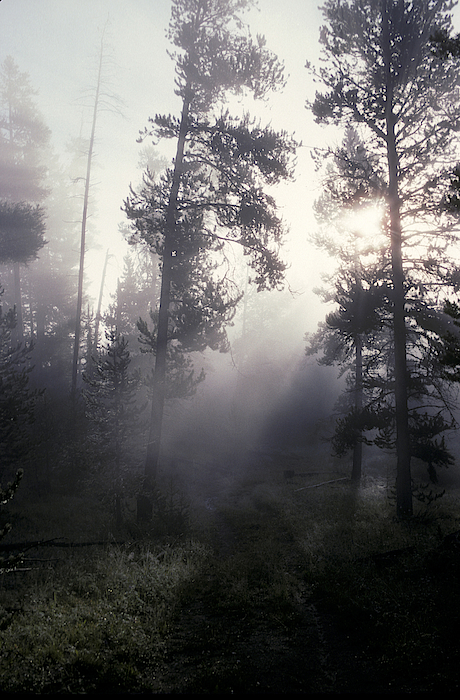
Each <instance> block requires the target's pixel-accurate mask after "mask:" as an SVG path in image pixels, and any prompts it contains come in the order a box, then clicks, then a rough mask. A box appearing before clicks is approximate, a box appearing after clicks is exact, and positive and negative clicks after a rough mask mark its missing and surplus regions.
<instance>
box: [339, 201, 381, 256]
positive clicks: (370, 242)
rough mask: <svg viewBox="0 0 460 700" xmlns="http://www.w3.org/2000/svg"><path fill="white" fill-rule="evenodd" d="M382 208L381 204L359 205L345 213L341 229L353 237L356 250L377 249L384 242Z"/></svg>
mask: <svg viewBox="0 0 460 700" xmlns="http://www.w3.org/2000/svg"><path fill="white" fill-rule="evenodd" d="M383 215H384V209H383V207H382V206H381V205H378V204H373V205H370V206H366V207H360V208H359V209H354V210H353V211H350V212H349V213H347V214H346V215H345V216H344V217H343V218H342V221H341V225H342V226H343V229H344V230H345V231H346V232H347V233H349V234H351V235H352V236H353V238H354V239H355V243H356V247H357V249H358V250H362V251H364V250H369V252H370V249H372V248H373V249H374V250H378V249H380V248H382V246H383V245H384V243H385V240H386V236H385V231H384V227H383Z"/></svg>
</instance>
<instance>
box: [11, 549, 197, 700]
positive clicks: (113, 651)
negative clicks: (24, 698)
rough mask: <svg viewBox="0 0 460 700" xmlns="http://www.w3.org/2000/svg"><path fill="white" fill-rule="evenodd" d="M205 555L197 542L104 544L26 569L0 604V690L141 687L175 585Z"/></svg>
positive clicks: (176, 597) (174, 599) (177, 593)
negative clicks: (15, 602)
mask: <svg viewBox="0 0 460 700" xmlns="http://www.w3.org/2000/svg"><path fill="white" fill-rule="evenodd" d="M207 556H209V551H208V549H207V548H206V547H205V546H203V545H201V544H200V543H198V542H188V543H183V544H181V545H176V546H172V547H168V546H167V547H166V548H162V549H161V550H159V551H155V550H152V549H151V548H146V547H132V548H123V549H122V548H119V547H116V548H114V547H110V548H107V549H106V550H103V551H102V552H98V554H97V555H95V554H93V555H88V554H86V555H85V556H82V555H81V554H78V555H76V556H74V557H70V558H68V559H67V561H65V563H64V564H62V565H60V566H58V568H57V569H55V570H54V569H52V570H50V571H47V572H38V573H37V574H36V575H32V576H29V580H28V582H27V585H25V586H23V587H24V589H25V590H24V597H23V598H22V600H21V601H20V607H19V609H16V610H15V611H13V612H11V610H10V611H9V610H8V609H7V608H6V609H5V607H3V610H2V611H1V613H2V619H1V628H2V629H1V633H0V687H1V689H2V690H3V691H10V692H14V691H19V690H22V691H29V692H34V693H45V692H46V693H47V692H71V693H75V692H88V691H90V690H100V689H110V690H119V689H121V688H126V687H129V688H130V689H131V690H137V691H141V690H143V689H144V688H145V687H148V686H149V684H150V681H149V680H148V679H149V674H150V673H151V672H152V668H154V665H155V663H156V662H158V659H159V658H160V657H161V654H162V652H163V646H164V638H165V635H166V634H167V632H168V629H169V625H170V624H171V620H172V618H173V614H174V610H175V606H176V605H177V604H178V602H179V601H180V599H181V591H182V588H183V586H184V585H185V583H187V582H189V581H190V580H192V579H193V578H194V577H195V576H196V575H197V572H198V571H199V569H200V567H201V566H202V563H203V560H204V559H206V557H207ZM21 575H24V574H21V573H20V572H18V573H17V574H14V576H16V577H20V576H21Z"/></svg>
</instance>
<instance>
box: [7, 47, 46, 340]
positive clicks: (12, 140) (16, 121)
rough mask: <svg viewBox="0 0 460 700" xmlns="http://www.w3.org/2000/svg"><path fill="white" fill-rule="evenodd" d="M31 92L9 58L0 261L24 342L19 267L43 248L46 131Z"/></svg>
mask: <svg viewBox="0 0 460 700" xmlns="http://www.w3.org/2000/svg"><path fill="white" fill-rule="evenodd" d="M35 94H36V93H35V91H34V90H33V89H32V87H31V85H30V81H29V77H28V75H27V74H26V73H21V72H20V71H19V68H18V66H17V65H16V63H15V61H14V60H13V58H11V56H8V57H7V58H6V59H5V60H4V62H3V64H2V66H1V68H0V193H1V195H0V196H1V200H0V236H1V239H0V243H2V244H3V245H2V253H1V254H0V262H3V263H5V262H12V263H13V266H14V286H15V293H14V303H15V305H16V310H17V314H18V323H17V328H16V331H15V333H16V335H17V337H18V339H21V338H22V335H23V327H22V304H21V278H20V265H21V264H24V263H27V262H30V260H33V259H34V258H36V257H37V253H38V251H39V250H40V249H41V248H42V247H43V246H44V245H45V243H46V241H45V238H44V230H45V225H44V211H43V209H42V207H41V205H40V203H41V202H42V201H43V200H44V198H45V197H46V195H47V190H46V189H45V187H44V185H43V183H44V180H45V176H46V168H45V165H44V163H43V155H44V152H45V149H46V148H47V146H48V142H49V137H50V132H49V129H48V128H47V127H46V126H45V124H44V123H43V120H42V117H41V115H40V114H39V113H38V110H37V108H36V106H35V104H34V102H33V96H34V95H35Z"/></svg>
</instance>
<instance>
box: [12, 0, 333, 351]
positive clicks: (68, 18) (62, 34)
mask: <svg viewBox="0 0 460 700" xmlns="http://www.w3.org/2000/svg"><path fill="white" fill-rule="evenodd" d="M317 1H318V0H283V1H282V2H280V0H259V11H252V12H251V13H250V14H249V15H246V18H247V20H248V23H249V25H250V28H251V33H252V34H253V35H254V36H255V35H256V34H264V35H265V37H266V39H267V44H268V46H269V48H271V49H272V50H274V51H275V52H276V53H277V54H278V56H279V58H280V59H282V60H283V61H284V62H285V66H286V72H287V74H288V75H289V80H288V85H287V88H286V90H285V92H284V93H283V94H281V95H279V94H277V95H275V96H274V97H273V99H271V100H270V101H269V102H268V103H267V104H265V105H264V106H262V107H261V112H260V115H261V119H262V122H271V123H272V125H273V126H274V127H275V128H279V129H285V130H287V131H288V132H290V133H294V132H295V136H296V138H297V139H298V140H299V141H302V143H303V147H302V148H301V149H300V150H299V153H298V168H297V180H296V183H295V184H289V186H282V187H281V188H280V190H279V194H278V196H277V200H278V202H279V204H280V206H281V207H282V212H283V216H284V218H285V220H286V222H287V223H288V225H289V227H290V235H289V239H288V243H287V246H286V251H285V258H287V259H288V260H289V261H290V262H291V264H292V268H291V270H290V272H289V283H290V286H291V288H293V289H295V290H297V291H300V292H302V295H301V297H300V298H299V301H298V303H299V304H300V306H299V308H300V309H301V312H300V315H301V317H300V318H299V329H298V330H299V334H300V336H299V337H300V338H302V336H303V334H304V332H305V331H306V330H314V329H315V328H316V324H317V322H318V320H321V319H322V318H323V317H324V314H325V311H326V309H325V308H324V307H323V306H322V305H321V303H320V301H319V300H318V298H317V297H316V295H315V294H314V293H313V291H312V290H313V288H314V287H315V286H317V285H318V284H319V283H320V277H319V274H320V272H321V269H322V266H324V265H327V261H325V260H324V258H319V257H318V255H317V253H316V251H315V250H314V249H312V247H311V245H310V244H309V243H308V240H307V236H308V234H309V233H311V231H312V228H314V227H315V222H314V219H313V216H312V213H311V205H312V203H313V201H314V199H315V198H316V197H318V195H319V193H320V192H319V189H318V183H317V180H316V179H315V173H314V169H313V163H312V161H311V157H310V149H311V147H313V146H315V145H318V144H320V143H325V142H326V140H328V141H329V142H331V140H332V141H334V136H335V135H334V134H333V133H332V134H331V132H330V131H329V132H326V130H324V129H323V128H320V127H318V126H317V125H315V124H314V123H313V120H312V118H311V116H310V114H309V112H308V111H307V110H306V109H305V100H306V99H307V98H310V99H311V98H313V97H314V91H315V86H314V84H313V82H312V80H311V78H310V77H309V75H308V72H307V70H306V69H305V62H306V61H307V60H309V61H311V62H312V63H314V64H318V57H319V44H318V38H319V27H320V25H321V24H322V17H321V12H320V11H319V10H318V8H317ZM169 16H170V1H169V0H0V61H3V59H4V58H5V57H6V56H7V55H9V54H10V55H11V56H12V57H13V58H14V59H15V61H16V63H17V64H18V66H19V69H20V70H21V71H23V72H27V73H28V74H29V76H30V80H31V84H32V86H33V87H34V88H36V89H37V90H38V92H39V94H38V96H37V98H36V101H37V104H38V107H39V109H40V111H41V112H42V114H43V116H44V119H45V121H46V123H47V125H48V126H49V127H50V129H51V131H52V143H53V146H54V149H55V151H56V152H57V153H58V154H59V153H63V149H64V146H65V144H66V142H67V141H68V140H69V139H70V138H71V137H74V136H77V135H78V134H79V133H80V129H81V128H82V127H83V131H84V133H85V135H88V136H89V129H90V116H91V115H90V112H89V110H83V109H82V106H81V101H79V98H81V95H82V93H83V92H84V91H85V89H87V88H88V87H91V86H92V85H94V76H95V70H96V65H97V52H98V48H99V45H100V39H101V33H102V30H103V28H104V26H105V24H106V22H107V20H108V21H109V27H108V34H107V38H108V43H109V45H110V47H111V50H112V55H113V60H114V63H115V65H116V70H115V72H114V75H113V80H112V84H111V88H112V90H113V91H114V92H115V93H117V94H118V96H119V97H120V98H121V99H122V100H123V102H124V104H125V106H124V108H123V112H124V118H122V117H120V116H117V115H115V114H111V113H109V112H104V113H102V114H101V115H100V117H99V121H98V129H97V149H96V150H97V164H98V167H97V169H96V170H95V176H94V177H95V179H96V180H97V183H98V194H97V206H98V215H97V220H96V225H97V231H98V239H99V243H100V248H99V250H98V251H91V252H90V254H89V255H88V269H87V272H88V274H89V276H90V277H91V279H92V280H93V286H92V289H93V292H92V293H93V296H94V298H95V300H97V295H98V285H99V283H100V275H101V271H102V266H103V262H104V257H105V251H106V249H107V247H109V248H110V251H111V252H112V253H113V255H114V257H113V258H112V259H111V262H110V266H109V267H110V269H109V276H108V282H109V284H110V288H109V290H108V291H113V289H114V288H115V284H116V278H117V275H118V274H120V273H121V271H122V268H123V255H124V252H125V250H126V247H125V243H124V242H123V241H122V239H121V236H120V234H119V233H118V225H119V224H120V223H122V222H123V221H124V215H123V212H121V211H120V207H121V205H122V203H123V199H124V198H125V197H126V195H127V194H128V190H129V184H130V183H133V184H137V183H138V182H139V180H140V176H141V173H140V171H139V170H138V168H137V163H138V155H139V149H140V145H139V144H138V143H136V138H137V136H138V134H139V131H140V130H142V129H143V128H144V126H146V125H147V122H148V117H149V116H150V115H154V114H155V113H170V112H173V113H175V114H177V113H178V107H179V105H178V100H177V97H176V96H175V95H174V64H173V62H172V61H171V59H170V58H169V57H168V55H167V50H168V49H169V48H171V47H170V45H169V43H168V41H167V39H166V37H165V30H166V28H167V26H168V23H169ZM85 130H86V131H85ZM108 301H110V299H109V297H108V293H106V294H105V296H104V303H107V302H108ZM303 319H305V320H303Z"/></svg>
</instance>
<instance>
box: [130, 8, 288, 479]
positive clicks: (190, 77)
mask: <svg viewBox="0 0 460 700" xmlns="http://www.w3.org/2000/svg"><path fill="white" fill-rule="evenodd" d="M252 4H253V3H252V0H173V3H172V15H171V21H170V25H169V33H168V36H169V39H170V41H171V43H172V45H173V46H174V47H175V51H174V52H173V53H172V57H173V59H174V61H175V64H176V76H177V77H176V94H177V95H178V96H179V98H180V99H181V103H182V110H181V113H180V115H179V116H172V115H168V116H163V115H159V114H157V115H156V116H155V117H153V118H151V119H150V125H149V127H147V128H146V129H145V131H144V132H143V134H142V136H141V138H145V137H148V136H153V137H154V139H155V140H156V141H158V140H160V139H162V138H167V139H173V140H174V141H175V144H176V154H175V158H174V161H173V164H172V166H171V167H170V168H169V169H168V170H167V171H166V173H165V174H164V175H162V176H161V178H160V179H159V180H158V181H156V180H155V179H153V178H151V177H149V174H148V173H147V176H146V178H145V181H144V186H143V187H142V188H141V190H140V191H139V192H135V191H133V190H131V194H130V196H129V197H128V199H127V200H126V202H125V211H126V214H127V216H128V218H129V219H130V221H131V240H132V241H133V242H142V243H144V244H146V245H147V246H149V248H150V250H151V251H152V252H153V253H154V254H156V255H157V256H158V258H159V261H160V270H161V292H160V302H159V306H158V308H157V309H155V310H154V311H153V314H152V320H153V323H154V326H153V330H152V331H149V332H150V340H151V348H152V350H153V352H154V354H155V369H154V387H153V401H152V417H151V427H150V436H149V442H148V449H147V457H146V463H145V475H146V481H147V482H148V481H149V480H153V479H154V478H155V475H156V469H157V464H158V457H159V449H160V439H161V427H162V419H163V408H164V401H165V396H166V395H167V379H168V357H169V359H170V360H172V362H173V363H174V366H176V367H177V366H178V358H179V356H180V355H181V354H187V353H188V352H190V351H193V350H203V349H204V348H206V347H210V348H213V349H217V348H219V349H221V350H225V349H227V347H228V341H227V338H226V333H225V326H226V324H227V323H228V322H229V321H231V319H232V317H233V314H234V311H235V307H236V304H237V303H238V301H239V299H240V297H241V293H240V290H239V289H238V288H237V286H236V284H235V282H234V281H233V280H232V277H231V269H230V266H229V257H228V254H227V248H228V245H229V244H231V243H233V244H238V245H239V246H241V250H243V252H244V255H245V256H246V260H248V262H249V265H250V267H251V268H252V273H253V274H252V276H253V278H254V282H255V284H256V285H257V287H258V289H264V288H274V287H277V286H279V285H280V284H281V283H282V280H283V275H284V270H285V265H284V264H283V262H282V261H281V260H280V257H279V246H280V243H281V241H282V237H283V234H284V226H283V223H282V221H281V219H280V217H279V216H278V213H277V208H276V204H275V201H274V199H273V197H272V195H271V194H269V192H268V191H267V188H268V187H269V186H272V185H275V184H276V183H278V182H279V181H280V180H282V179H286V178H289V177H291V176H292V169H293V163H292V156H293V154H294V152H295V147H296V144H295V142H294V140H293V139H292V138H290V137H289V136H288V135H287V134H286V133H284V132H281V133H277V132H275V131H274V130H273V129H271V128H269V127H262V126H260V124H259V123H258V122H256V121H255V120H253V119H251V118H250V117H249V116H248V115H247V114H245V115H243V116H239V117H232V116H231V115H230V112H229V110H228V109H227V108H226V107H225V103H226V100H227V98H228V97H229V96H231V95H241V94H244V93H250V94H252V96H253V97H254V98H256V99H257V98H263V97H264V96H265V95H266V94H267V93H268V92H269V91H270V90H274V89H276V88H280V87H282V86H283V85H284V78H283V67H282V65H281V64H280V62H279V61H278V59H277V58H276V56H275V55H274V54H272V53H271V52H270V51H269V50H268V49H267V48H266V46H265V40H264V39H263V38H262V37H257V39H256V40H253V39H252V38H251V35H250V33H249V30H248V28H247V27H246V26H245V24H244V23H243V21H242V19H241V15H242V13H243V11H245V10H247V9H248V8H250V7H251V6H252ZM143 330H144V331H146V330H147V329H146V328H145V326H144V327H143ZM144 337H145V333H144ZM179 366H180V362H179ZM186 367H187V364H186ZM190 371H191V370H190ZM190 376H191V375H190V374H189V377H190ZM184 379H185V380H186V379H187V377H185V378H184ZM186 383H187V382H186V381H185V384H186ZM192 385H193V382H192ZM191 388H193V386H191Z"/></svg>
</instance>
